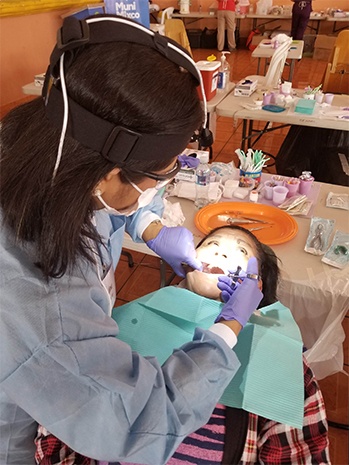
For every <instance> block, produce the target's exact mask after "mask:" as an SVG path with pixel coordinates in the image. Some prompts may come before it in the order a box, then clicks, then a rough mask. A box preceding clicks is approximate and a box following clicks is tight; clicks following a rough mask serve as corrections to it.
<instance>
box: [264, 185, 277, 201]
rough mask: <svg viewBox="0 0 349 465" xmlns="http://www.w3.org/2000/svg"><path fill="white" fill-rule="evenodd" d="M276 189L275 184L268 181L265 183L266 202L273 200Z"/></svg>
mask: <svg viewBox="0 0 349 465" xmlns="http://www.w3.org/2000/svg"><path fill="white" fill-rule="evenodd" d="M274 187H275V184H274V183H273V181H266V182H265V183H264V187H263V194H264V198H265V199H266V200H272V198H273V189H274Z"/></svg>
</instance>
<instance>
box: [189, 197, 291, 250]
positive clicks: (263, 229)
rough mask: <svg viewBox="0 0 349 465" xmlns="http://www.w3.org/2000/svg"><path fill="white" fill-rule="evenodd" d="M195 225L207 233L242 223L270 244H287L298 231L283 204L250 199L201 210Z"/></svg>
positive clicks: (208, 206) (222, 203) (242, 225)
mask: <svg viewBox="0 0 349 465" xmlns="http://www.w3.org/2000/svg"><path fill="white" fill-rule="evenodd" d="M194 221H195V226H196V227H197V228H198V229H199V230H200V231H201V232H202V233H204V234H208V233H209V232H210V231H212V230H213V229H215V228H218V227H220V226H227V225H232V224H235V225H238V226H241V227H243V228H245V229H247V230H249V231H251V232H252V233H253V234H254V235H255V236H256V237H257V239H259V240H260V241H261V242H263V243H264V244H267V245H277V244H283V243H284V242H288V241H290V240H291V239H293V238H294V237H295V236H296V234H297V232H298V223H297V222H296V220H295V219H294V218H293V217H292V216H291V215H289V214H288V213H286V212H285V211H283V210H280V208H277V207H273V206H271V205H263V204H253V203H247V202H220V203H214V204H210V205H207V206H206V207H204V208H202V209H201V210H199V211H198V212H197V214H196V215H195V218H194Z"/></svg>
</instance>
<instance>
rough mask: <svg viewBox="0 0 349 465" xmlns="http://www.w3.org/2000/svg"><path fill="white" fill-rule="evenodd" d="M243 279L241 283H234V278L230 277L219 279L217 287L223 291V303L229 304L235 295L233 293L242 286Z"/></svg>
mask: <svg viewBox="0 0 349 465" xmlns="http://www.w3.org/2000/svg"><path fill="white" fill-rule="evenodd" d="M242 280H243V278H242V279H241V278H239V281H237V282H234V281H233V280H232V278H229V276H219V277H218V283H217V287H218V289H219V290H221V291H222V292H221V298H222V300H223V302H228V300H229V299H230V297H231V296H232V295H233V293H234V292H235V291H236V289H237V288H238V286H240V285H241V283H242Z"/></svg>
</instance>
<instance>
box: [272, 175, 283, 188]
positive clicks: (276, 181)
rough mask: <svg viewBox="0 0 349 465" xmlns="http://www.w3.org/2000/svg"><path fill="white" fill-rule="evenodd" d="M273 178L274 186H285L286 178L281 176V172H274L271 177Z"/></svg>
mask: <svg viewBox="0 0 349 465" xmlns="http://www.w3.org/2000/svg"><path fill="white" fill-rule="evenodd" d="M271 180H272V182H273V183H274V186H283V185H284V181H285V178H284V177H283V176H280V175H279V174H274V175H273V176H272V177H271Z"/></svg>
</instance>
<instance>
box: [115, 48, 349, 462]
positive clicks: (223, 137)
mask: <svg viewBox="0 0 349 465" xmlns="http://www.w3.org/2000/svg"><path fill="white" fill-rule="evenodd" d="M211 53H216V51H215V50H203V49H196V50H195V49H194V50H193V54H194V59H195V61H198V60H202V59H206V57H207V56H209V55H211ZM228 60H229V63H230V65H231V80H232V81H233V82H236V81H238V80H240V79H242V78H244V77H245V76H247V75H249V74H255V73H256V71H257V60H256V59H252V58H251V52H250V51H248V50H245V49H238V50H237V51H236V52H235V53H232V54H231V55H229V56H228ZM325 67H326V62H324V61H315V60H313V59H312V58H309V57H305V58H303V59H302V60H301V61H299V62H298V63H296V66H295V73H294V77H293V87H294V88H304V87H306V86H307V85H311V86H314V87H315V86H317V85H319V84H320V83H321V82H322V77H323V75H324V71H325ZM286 73H288V71H287V68H286ZM287 131H288V130H287V128H283V129H280V130H277V131H275V132H272V133H269V134H267V135H265V136H263V139H262V141H261V143H260V147H259V148H260V149H261V150H264V151H265V152H269V153H272V154H274V155H276V154H277V153H278V150H279V148H280V146H281V144H282V142H283V140H284V138H285V136H286V134H287ZM240 142H241V123H240V124H239V125H238V126H237V127H235V126H233V121H232V120H231V119H230V118H223V117H220V118H218V120H217V130H216V138H215V142H214V146H213V160H214V161H221V162H225V163H227V162H230V161H231V160H234V163H235V164H236V165H238V163H237V157H236V155H235V153H234V151H235V149H236V148H239V147H240ZM273 169H274V168H273V167H272V168H270V169H269V171H271V172H272V171H273ZM132 257H133V260H134V266H133V267H129V264H128V261H127V257H126V256H124V255H122V256H121V260H120V262H119V265H118V267H117V269H116V273H115V279H116V286H117V294H118V297H117V301H116V305H117V306H119V305H122V304H124V303H126V302H129V301H131V300H134V299H136V298H138V297H141V296H143V295H145V294H147V293H149V292H152V291H154V290H156V289H158V288H159V286H160V271H159V270H160V260H159V259H158V258H156V257H153V256H150V255H145V254H142V253H139V252H132ZM166 273H167V278H170V277H172V276H173V275H172V271H171V269H170V268H169V267H167V272H166ZM178 281H179V278H178V277H175V278H173V279H172V281H171V283H172V284H175V283H178ZM343 434H344V438H343V437H341V435H342V436H343ZM346 438H347V435H345V432H343V431H341V430H338V429H335V428H330V441H331V447H330V450H331V459H332V465H345V464H347V463H348V462H347V460H346V459H345V461H344V462H343V448H341V444H342V443H343V440H344V441H345V440H346Z"/></svg>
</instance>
